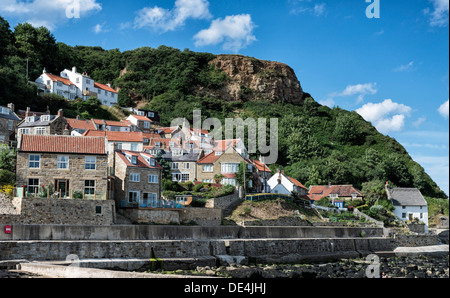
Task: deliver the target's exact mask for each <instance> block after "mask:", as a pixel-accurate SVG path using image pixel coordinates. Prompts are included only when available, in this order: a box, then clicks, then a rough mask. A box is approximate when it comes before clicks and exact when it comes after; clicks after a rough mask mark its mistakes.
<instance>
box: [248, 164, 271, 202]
mask: <svg viewBox="0 0 450 298" xmlns="http://www.w3.org/2000/svg"><path fill="white" fill-rule="evenodd" d="M263 161H264V158H263V157H261V158H260V160H257V159H254V160H252V163H253V166H254V167H253V169H254V172H253V173H254V175H255V176H256V179H254V180H255V182H256V184H255V186H254V187H255V190H256V192H258V193H270V186H269V183H268V181H269V179H270V178H272V171H271V170H270V169H269V167H268V166H267V165H266V164H264V162H263Z"/></svg>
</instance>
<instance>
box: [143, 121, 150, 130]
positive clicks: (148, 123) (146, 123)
mask: <svg viewBox="0 0 450 298" xmlns="http://www.w3.org/2000/svg"><path fill="white" fill-rule="evenodd" d="M144 128H146V129H150V122H148V121H144Z"/></svg>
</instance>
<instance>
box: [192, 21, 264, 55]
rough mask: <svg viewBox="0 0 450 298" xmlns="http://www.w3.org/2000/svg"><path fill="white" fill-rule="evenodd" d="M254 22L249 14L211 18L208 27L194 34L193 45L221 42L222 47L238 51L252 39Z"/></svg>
mask: <svg viewBox="0 0 450 298" xmlns="http://www.w3.org/2000/svg"><path fill="white" fill-rule="evenodd" d="M255 27H256V26H255V24H254V23H253V22H252V17H251V16H250V15H249V14H241V15H232V16H227V17H225V19H220V18H219V19H216V20H213V21H212V23H211V26H210V27H209V28H208V29H204V30H201V31H200V32H198V33H197V34H196V35H195V36H194V40H195V46H196V47H201V46H206V45H217V44H220V43H223V45H222V48H223V49H224V50H229V51H233V52H238V51H239V50H240V49H242V48H245V47H246V46H248V45H250V44H251V43H253V42H254V41H256V37H255V36H254V35H253V30H254V29H255Z"/></svg>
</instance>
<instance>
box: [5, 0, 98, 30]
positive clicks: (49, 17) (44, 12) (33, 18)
mask: <svg viewBox="0 0 450 298" xmlns="http://www.w3.org/2000/svg"><path fill="white" fill-rule="evenodd" d="M73 8H76V9H75V10H76V11H75V10H74V9H73ZM66 10H70V11H72V12H75V15H78V16H79V17H81V18H82V17H83V16H85V15H86V14H88V13H91V12H95V11H100V10H102V6H101V5H100V4H99V3H98V2H97V0H31V1H23V0H0V13H2V14H5V15H9V16H13V17H17V18H19V19H20V21H21V22H24V21H26V22H29V23H30V24H32V25H34V26H45V27H47V28H49V29H54V28H56V26H57V25H58V24H60V23H62V22H65V21H67V20H69V19H71V18H70V17H69V16H70V15H69V16H68V15H67V13H66ZM72 16H73V15H72Z"/></svg>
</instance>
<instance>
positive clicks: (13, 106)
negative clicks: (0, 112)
mask: <svg viewBox="0 0 450 298" xmlns="http://www.w3.org/2000/svg"><path fill="white" fill-rule="evenodd" d="M8 108H9V109H10V110H11V112H13V113H14V111H15V109H16V106H15V105H14V104H13V103H9V104H8Z"/></svg>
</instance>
